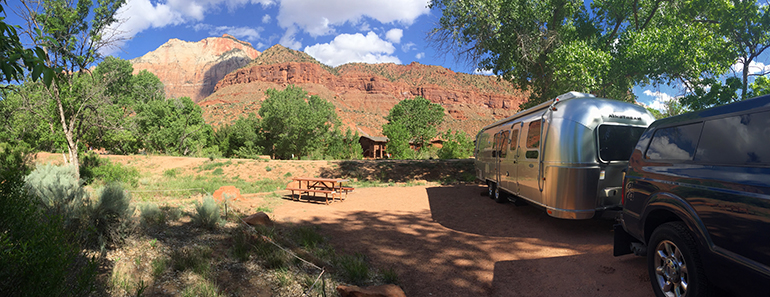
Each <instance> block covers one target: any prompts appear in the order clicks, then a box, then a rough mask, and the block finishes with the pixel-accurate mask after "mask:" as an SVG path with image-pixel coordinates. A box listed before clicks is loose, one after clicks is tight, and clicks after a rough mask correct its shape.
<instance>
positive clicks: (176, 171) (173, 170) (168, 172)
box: [163, 168, 180, 178]
mask: <svg viewBox="0 0 770 297" xmlns="http://www.w3.org/2000/svg"><path fill="white" fill-rule="evenodd" d="M179 171H180V170H179V168H171V169H166V170H165V171H163V176H165V177H168V178H175V177H176V176H177V175H178V174H179Z"/></svg>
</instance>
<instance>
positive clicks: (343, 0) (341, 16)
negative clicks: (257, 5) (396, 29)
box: [276, 0, 430, 37]
mask: <svg viewBox="0 0 770 297" xmlns="http://www.w3.org/2000/svg"><path fill="white" fill-rule="evenodd" d="M427 6H428V0H390V1H381V0H327V1H317V0H281V4H280V10H279V12H278V17H277V18H276V19H278V24H279V25H280V26H281V27H282V28H289V27H291V26H297V27H298V28H299V29H302V30H304V31H306V32H307V33H309V34H310V35H311V36H313V37H317V36H321V35H329V34H333V33H334V32H335V30H334V26H339V25H342V24H345V23H346V22H350V23H352V24H356V23H358V22H359V21H361V19H362V18H363V17H365V16H366V17H369V18H372V19H375V20H377V21H379V22H381V23H399V24H402V25H407V26H408V25H411V24H412V23H414V21H415V19H417V18H418V17H419V16H421V15H423V14H427V13H429V12H430V10H429V9H428V7H427Z"/></svg>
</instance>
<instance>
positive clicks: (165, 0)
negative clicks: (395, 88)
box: [7, 0, 765, 107]
mask: <svg viewBox="0 0 770 297" xmlns="http://www.w3.org/2000/svg"><path fill="white" fill-rule="evenodd" d="M428 3H429V2H428V0H191V1H187V0H128V1H127V3H126V5H125V6H124V7H122V8H121V10H120V11H119V18H120V19H121V20H122V21H121V22H120V24H118V25H116V26H113V29H115V30H116V32H119V33H120V34H121V35H122V36H123V37H127V38H130V39H129V40H128V41H126V42H125V43H121V44H119V47H117V48H113V49H111V50H109V52H108V54H110V55H114V56H117V57H121V58H124V59H133V58H136V57H139V56H142V55H144V54H146V53H147V52H150V51H153V50H155V49H156V48H158V47H159V46H160V45H162V44H163V43H165V42H166V41H168V40H169V39H171V38H178V39H181V40H185V41H199V40H202V39H204V38H207V37H212V36H222V34H225V33H226V34H230V35H233V36H235V37H236V38H238V39H240V40H244V41H248V42H250V43H251V44H252V45H253V46H254V48H256V49H257V50H259V51H264V50H265V49H267V48H269V47H270V46H273V45H275V44H279V43H280V44H282V45H284V46H286V47H289V48H292V49H296V50H302V51H304V52H306V53H308V54H310V55H311V56H313V57H315V58H316V59H317V60H319V61H321V62H322V63H324V64H327V65H330V66H338V65H341V64H344V63H349V62H367V63H381V62H393V63H397V64H409V63H411V62H413V61H416V62H419V63H421V64H427V65H440V66H444V67H446V68H449V69H451V70H453V71H456V72H465V73H474V72H475V71H476V68H475V67H474V65H470V64H468V63H465V62H458V61H457V60H456V59H455V57H453V56H448V55H444V54H443V53H441V52H437V51H436V49H435V48H433V47H431V45H430V44H429V43H428V41H427V36H428V33H429V32H430V30H431V29H432V28H433V27H434V25H435V23H436V22H437V21H438V18H439V17H440V13H441V12H440V11H437V10H430V9H428V7H427V6H428ZM7 4H8V8H10V9H8V19H7V21H8V22H9V23H11V24H20V21H19V19H18V17H16V16H15V15H14V14H13V13H12V12H11V11H12V10H14V9H15V8H16V7H17V6H19V3H18V2H17V1H14V0H10V1H8V3H7ZM760 64H761V63H760ZM757 66H758V67H761V68H765V65H757ZM633 91H634V94H636V95H637V96H638V98H639V101H641V102H642V103H644V104H647V105H650V106H653V107H660V106H662V105H661V102H662V101H663V100H667V99H670V98H672V97H673V96H676V95H677V94H678V93H680V91H679V90H678V89H677V88H676V87H670V86H661V87H657V88H654V87H652V86H637V87H634V89H633Z"/></svg>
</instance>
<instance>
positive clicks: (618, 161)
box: [475, 92, 655, 219]
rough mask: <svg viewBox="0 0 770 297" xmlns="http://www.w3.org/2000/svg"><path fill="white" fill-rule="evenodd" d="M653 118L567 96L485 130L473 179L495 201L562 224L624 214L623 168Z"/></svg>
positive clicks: (625, 106)
mask: <svg viewBox="0 0 770 297" xmlns="http://www.w3.org/2000/svg"><path fill="white" fill-rule="evenodd" d="M654 120H655V118H654V117H653V116H652V114H650V112H648V111H647V110H646V109H645V108H644V107H641V106H638V105H635V104H631V103H626V102H622V101H617V100H610V99H600V98H596V97H594V96H593V95H589V94H583V93H578V92H569V93H566V94H562V95H560V96H558V97H556V98H555V99H553V100H549V101H547V102H545V103H542V104H540V105H538V106H535V107H533V108H530V109H527V110H524V111H521V112H519V113H517V114H515V115H513V116H510V117H508V118H506V119H503V120H500V121H497V122H495V123H493V124H491V125H488V126H486V127H484V128H482V129H481V132H479V134H478V135H477V136H476V149H475V156H476V177H477V178H478V179H480V180H481V181H484V182H485V183H486V184H487V186H488V189H489V194H490V197H492V198H494V199H495V200H496V201H498V202H505V201H508V200H511V201H515V202H521V200H525V201H527V202H529V203H531V204H534V205H538V206H541V207H544V208H545V210H546V212H547V213H548V214H549V215H551V216H553V217H557V218H563V219H589V218H592V217H594V215H596V214H597V213H603V211H604V210H611V209H619V207H620V187H621V186H622V180H623V177H622V170H623V169H624V168H626V164H627V163H628V158H629V156H630V154H631V152H632V151H633V147H634V145H636V142H637V140H638V139H639V137H640V136H641V135H642V132H644V130H645V129H646V128H647V126H649V125H650V124H651V123H652V122H653V121H654Z"/></svg>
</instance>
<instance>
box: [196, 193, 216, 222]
mask: <svg viewBox="0 0 770 297" xmlns="http://www.w3.org/2000/svg"><path fill="white" fill-rule="evenodd" d="M195 211H196V214H195V215H194V216H193V220H194V221H195V223H196V224H198V225H199V226H202V227H205V228H208V229H214V228H216V227H217V225H219V222H220V217H219V204H217V202H216V201H214V197H213V196H211V195H206V197H203V202H201V203H198V202H196V203H195Z"/></svg>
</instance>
